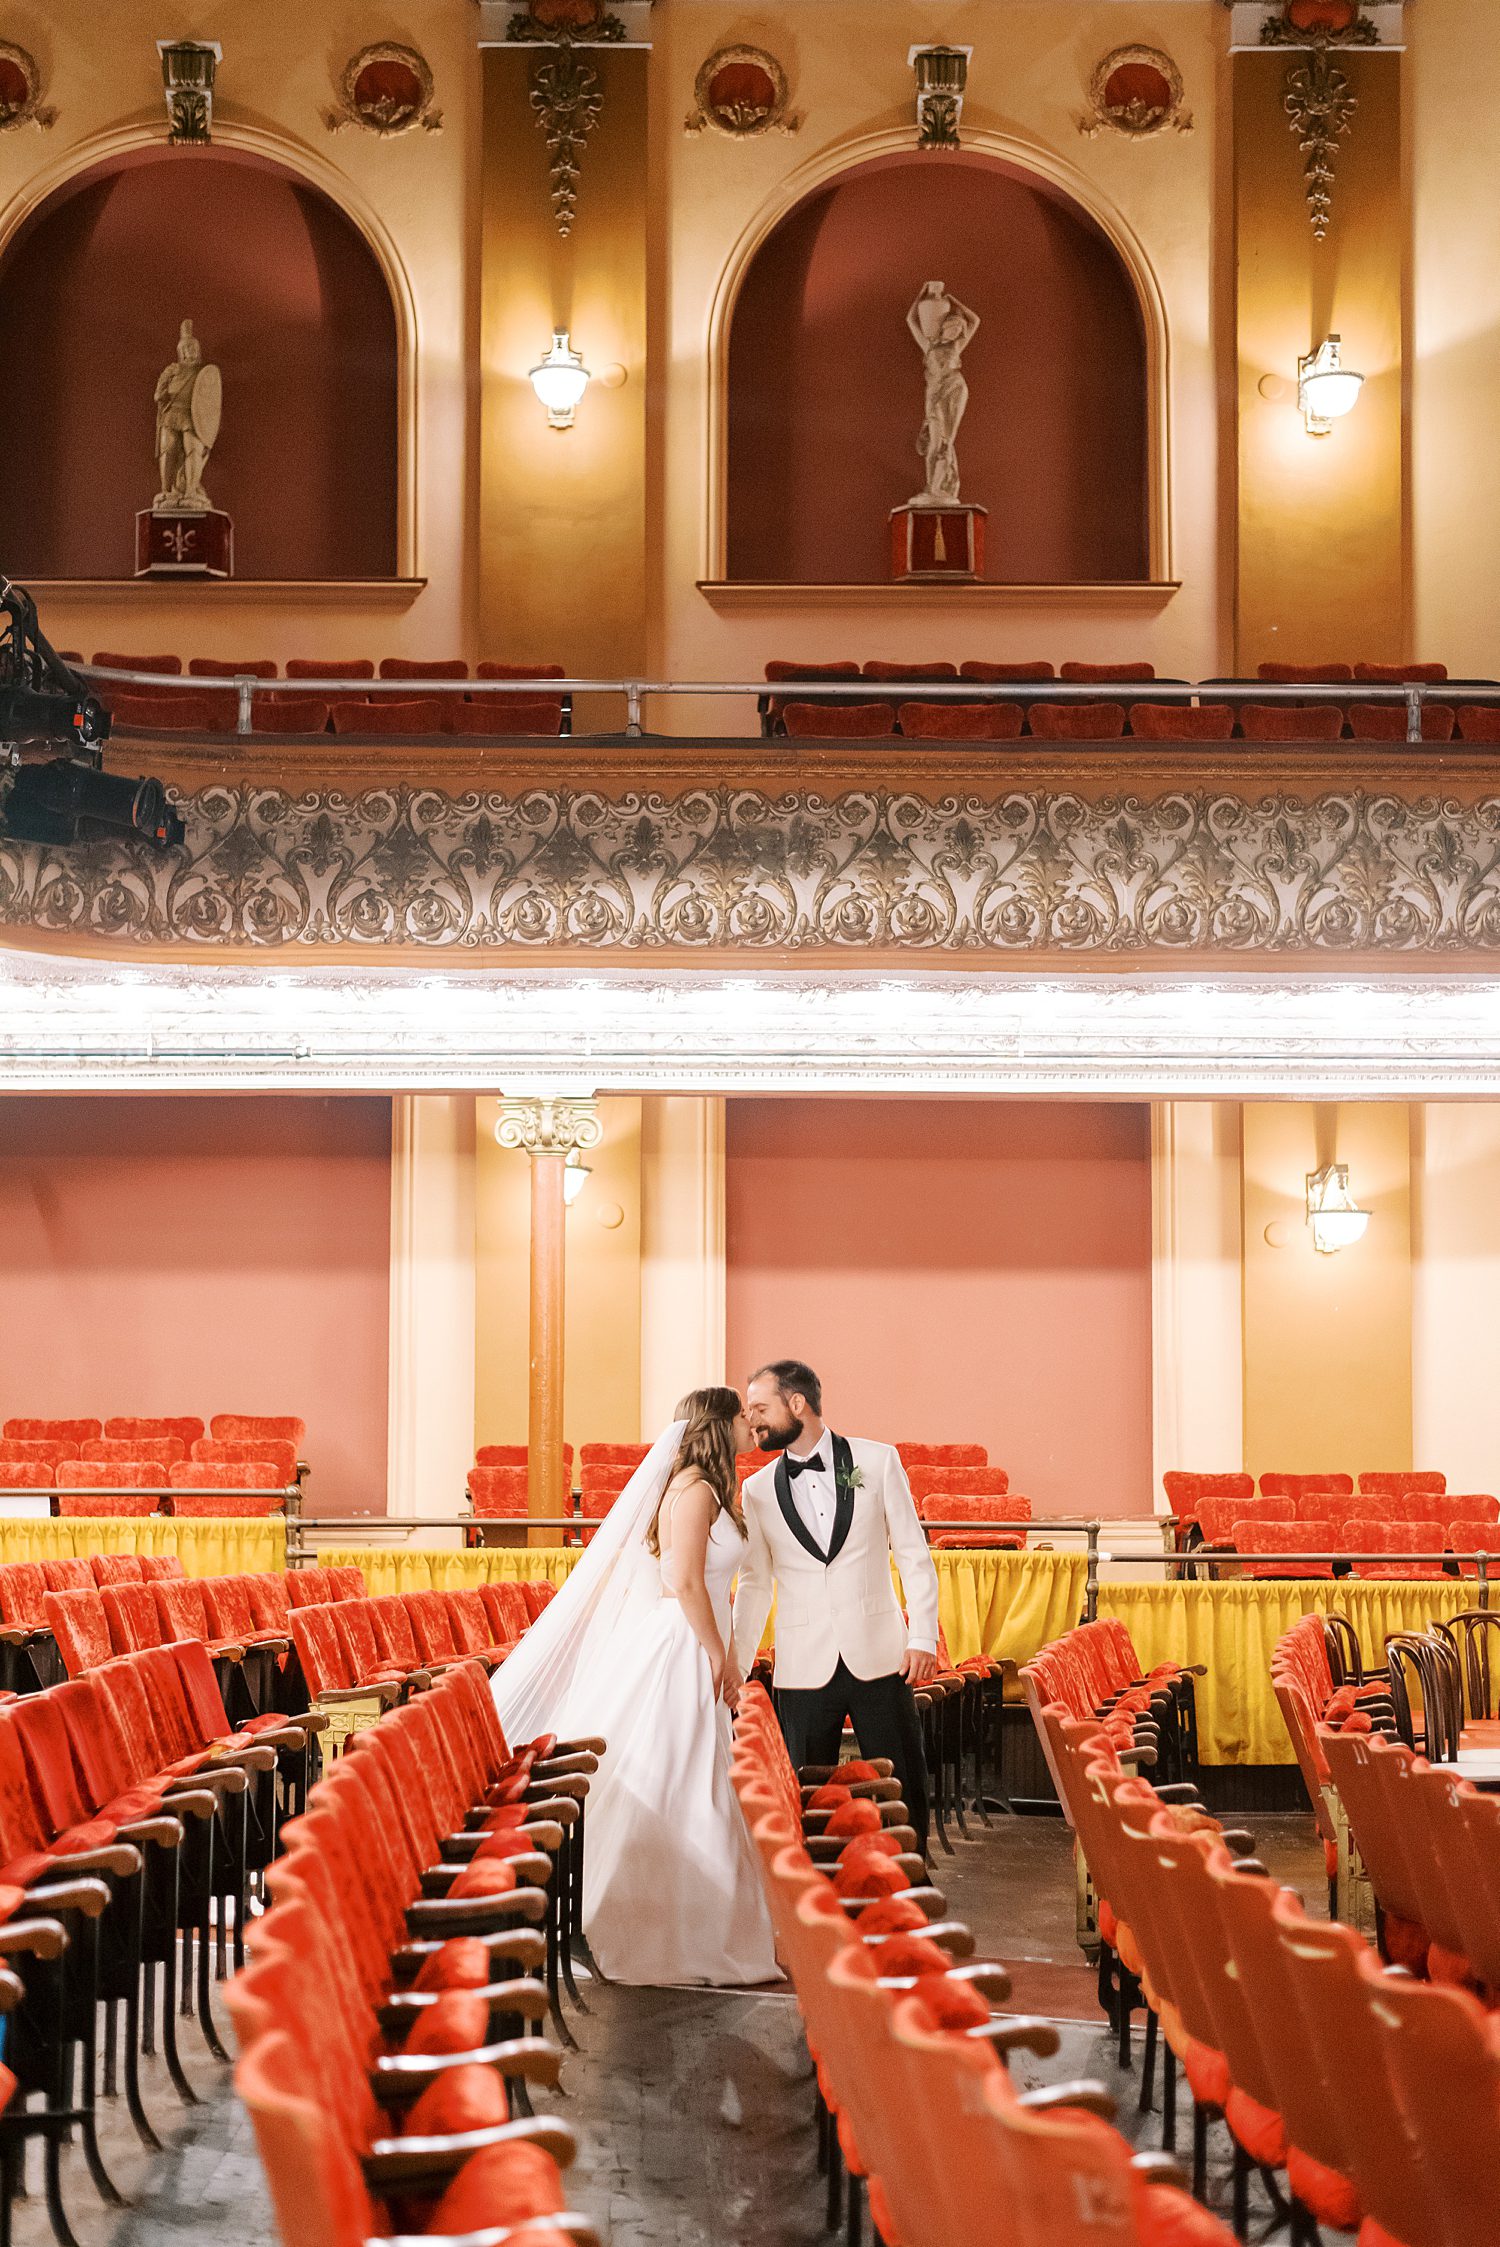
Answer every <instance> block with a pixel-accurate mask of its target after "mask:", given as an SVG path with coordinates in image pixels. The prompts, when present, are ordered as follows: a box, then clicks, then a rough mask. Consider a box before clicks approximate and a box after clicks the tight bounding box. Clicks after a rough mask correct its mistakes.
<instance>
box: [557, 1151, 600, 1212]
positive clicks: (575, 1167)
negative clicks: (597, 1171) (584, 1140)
mask: <svg viewBox="0 0 1500 2247" xmlns="http://www.w3.org/2000/svg"><path fill="white" fill-rule="evenodd" d="M592 1176H593V1172H592V1171H591V1170H590V1169H589V1166H588V1164H587V1163H586V1162H585V1161H584V1159H583V1157H582V1155H580V1154H579V1152H578V1149H577V1148H576V1147H572V1148H570V1149H569V1150H568V1154H567V1158H566V1160H565V1161H564V1163H563V1208H564V1209H571V1208H572V1206H573V1204H574V1202H576V1201H577V1199H578V1197H579V1195H580V1194H581V1193H582V1192H583V1189H584V1187H585V1186H586V1185H587V1184H588V1182H589V1180H590V1178H591V1177H592Z"/></svg>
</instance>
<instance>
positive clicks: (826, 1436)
mask: <svg viewBox="0 0 1500 2247" xmlns="http://www.w3.org/2000/svg"><path fill="white" fill-rule="evenodd" d="M786 1456H787V1464H788V1467H790V1465H791V1462H792V1461H793V1460H794V1459H811V1458H814V1457H816V1458H817V1459H818V1460H819V1461H820V1462H821V1464H820V1465H819V1467H818V1469H817V1471H816V1472H815V1473H814V1472H805V1473H803V1474H800V1475H796V1476H792V1475H789V1476H788V1482H789V1484H790V1488H791V1493H792V1504H793V1505H794V1506H795V1507H796V1509H797V1512H798V1514H799V1515H800V1516H801V1519H802V1526H803V1528H804V1529H805V1530H806V1531H807V1532H808V1534H809V1535H810V1536H811V1538H812V1540H813V1542H814V1544H815V1545H816V1546H817V1548H818V1550H819V1552H821V1553H826V1552H827V1550H828V1548H829V1546H830V1545H831V1544H832V1543H833V1516H834V1510H835V1508H836V1507H837V1505H838V1490H837V1487H836V1485H835V1483H834V1479H833V1431H832V1429H831V1428H825V1429H824V1430H823V1433H822V1435H821V1436H819V1438H818V1440H817V1442H816V1443H815V1444H805V1445H804V1446H803V1448H802V1449H801V1450H800V1451H794V1450H792V1449H791V1448H790V1447H788V1450H787V1455H786Z"/></svg>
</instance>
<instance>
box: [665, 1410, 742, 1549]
mask: <svg viewBox="0 0 1500 2247" xmlns="http://www.w3.org/2000/svg"><path fill="white" fill-rule="evenodd" d="M739 1414H740V1400H739V1395H738V1392H737V1391H735V1390H734V1389H694V1390H693V1391H692V1393H691V1394H690V1395H688V1396H685V1397H684V1398H683V1400H682V1402H681V1404H679V1405H678V1407H677V1412H676V1417H677V1418H678V1419H679V1420H685V1421H686V1422H687V1426H686V1427H685V1428H684V1429H683V1431H682V1441H681V1443H680V1444H679V1445H678V1447H677V1457H676V1460H675V1461H674V1462H673V1466H672V1480H673V1481H675V1480H676V1478H677V1476H678V1475H680V1474H681V1473H682V1472H683V1469H684V1468H686V1467H696V1468H697V1470H698V1472H699V1474H700V1475H701V1476H702V1477H703V1480H704V1481H705V1482H706V1483H707V1484H708V1487H709V1489H710V1490H711V1491H712V1492H713V1494H714V1496H715V1498H716V1499H717V1500H718V1503H719V1510H720V1512H721V1513H726V1514H728V1516H729V1518H730V1520H731V1521H732V1522H733V1523H734V1526H735V1528H736V1529H737V1530H738V1531H739V1533H740V1535H741V1536H742V1537H744V1536H745V1535H747V1534H748V1533H747V1531H746V1528H745V1516H744V1512H743V1510H742V1509H741V1506H740V1486H739V1477H738V1475H737V1474H736V1473H735V1465H734V1461H735V1449H734V1423H735V1421H736V1420H737V1419H738V1418H739ZM666 1496H667V1494H666V1491H663V1492H662V1495H661V1501H660V1503H659V1504H658V1506H657V1509H656V1512H655V1514H654V1515H653V1516H652V1520H651V1527H650V1530H649V1531H648V1532H647V1536H646V1543H647V1546H648V1547H649V1548H650V1550H651V1551H652V1552H653V1553H656V1554H657V1555H660V1553H661V1535H660V1523H661V1509H662V1506H663V1505H665V1503H666Z"/></svg>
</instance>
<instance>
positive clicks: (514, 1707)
mask: <svg viewBox="0 0 1500 2247" xmlns="http://www.w3.org/2000/svg"><path fill="white" fill-rule="evenodd" d="M677 1412H678V1417H677V1418H676V1420H674V1421H673V1423H672V1425H671V1427H670V1428H668V1429H667V1431H666V1433H665V1434H664V1435H662V1436H659V1437H658V1439H657V1441H656V1442H655V1444H653V1446H652V1448H651V1450H650V1451H649V1452H648V1454H647V1456H646V1458H645V1459H644V1460H643V1461H642V1463H641V1465H640V1466H639V1467H638V1468H637V1469H636V1472H635V1474H634V1475H633V1476H632V1477H631V1479H630V1481H629V1483H627V1485H626V1487H625V1489H624V1490H623V1491H622V1493H621V1494H620V1496H619V1497H618V1498H617V1499H616V1500H615V1503H614V1505H613V1506H612V1507H611V1508H610V1511H609V1513H608V1515H607V1516H606V1517H605V1520H604V1521H603V1523H602V1524H601V1525H600V1527H599V1529H598V1531H597V1532H596V1533H595V1536H594V1539H593V1541H592V1543H591V1544H590V1545H589V1546H588V1548H587V1549H586V1551H585V1552H584V1555H583V1558H582V1559H581V1560H580V1561H579V1563H578V1565H577V1567H576V1568H575V1569H574V1570H573V1573H572V1575H571V1576H570V1577H569V1578H568V1581H567V1582H566V1584H565V1585H564V1586H563V1588H562V1590H561V1591H560V1592H559V1593H558V1595H557V1597H556V1599H554V1600H552V1601H550V1602H549V1604H548V1605H547V1606H546V1607H545V1608H544V1609H543V1611H542V1613H541V1615H540V1616H539V1617H538V1618H537V1620H536V1622H535V1623H533V1624H532V1626H531V1629H530V1630H529V1631H528V1632H527V1633H526V1635H525V1637H524V1638H523V1639H522V1640H521V1642H520V1644H519V1645H518V1647H517V1648H516V1651H515V1652H514V1654H512V1655H511V1656H510V1658H509V1660H508V1661H506V1662H504V1663H503V1664H502V1665H501V1667H500V1668H499V1669H498V1670H497V1671H496V1672H495V1677H494V1683H493V1688H492V1690H493V1692H494V1696H495V1705H496V1707H497V1709H498V1710H499V1712H500V1721H501V1723H502V1724H503V1725H504V1727H505V1729H506V1732H507V1733H508V1734H509V1735H510V1737H511V1738H513V1739H521V1740H526V1739H532V1738H534V1737H535V1736H536V1734H537V1733H539V1732H544V1731H545V1732H557V1733H561V1734H562V1735H563V1736H564V1737H573V1738H578V1737H580V1736H587V1735H595V1734H597V1735H599V1736H600V1737H602V1738H603V1739H604V1740H605V1741H606V1742H607V1743H608V1745H607V1747H606V1750H605V1753H604V1755H603V1757H602V1758H601V1761H600V1767H599V1773H598V1776H597V1778H596V1779H595V1780H594V1781H593V1784H592V1786H591V1788H590V1790H589V1802H588V1848H587V1851H586V1854H585V1859H584V1897H583V1925H584V1933H585V1935H586V1936H587V1938H588V1944H589V1949H590V1951H591V1953H592V1955H593V1957H594V1960H595V1962H596V1964H597V1965H598V1968H599V1971H600V1972H601V1974H603V1975H605V1976H606V1977H607V1978H608V1979H610V1980H611V1981H617V1982H637V1983H649V1984H653V1985H657V1986H661V1985H666V1984H671V1983H678V1982H704V1983H710V1984H713V1985H715V1986H718V1987H729V1986H741V1985H744V1984H747V1983H755V1982H769V1981H774V1980H776V1979H777V1978H778V1976H777V1966H776V1953H775V1946H774V1943H773V1940H772V1935H771V1923H770V1919H769V1917H768V1915H767V1912H766V1907H765V1903H764V1900H763V1899H762V1896H761V1892H760V1885H759V1881H758V1879H757V1876H756V1869H755V1861H754V1853H753V1850H752V1846H751V1842H750V1837H749V1834H748V1833H747V1832H746V1829H745V1823H744V1819H743V1817H742V1816H741V1814H740V1808H739V1804H738V1802H737V1801H736V1800H735V1796H734V1791H733V1789H732V1787H731V1786H730V1783H729V1758H730V1744H731V1741H730V1721H729V1711H730V1708H731V1707H732V1706H733V1704H734V1702H735V1701H736V1700H737V1699H738V1695H739V1686H740V1678H739V1673H738V1671H737V1670H736V1668H735V1663H734V1655H733V1652H732V1641H731V1636H730V1625H729V1593H730V1588H731V1586H732V1584H733V1582H734V1579H735V1577H736V1575H737V1574H738V1573H739V1568H740V1563H741V1560H742V1557H743V1554H744V1550H745V1524H744V1517H743V1515H742V1513H741V1511H740V1503H739V1492H738V1486H737V1483H736V1478H735V1455H736V1453H737V1452H739V1451H748V1450H750V1449H751V1448H752V1444H753V1438H752V1436H751V1433H750V1429H749V1426H748V1424H747V1423H746V1421H745V1419H744V1418H743V1416H742V1414H741V1411H740V1400H739V1398H738V1396H737V1395H736V1394H735V1392H734V1390H733V1389H695V1390H694V1391H693V1393H692V1395H691V1396H688V1397H684V1398H683V1400H682V1403H681V1404H680V1405H679V1406H678V1408H677Z"/></svg>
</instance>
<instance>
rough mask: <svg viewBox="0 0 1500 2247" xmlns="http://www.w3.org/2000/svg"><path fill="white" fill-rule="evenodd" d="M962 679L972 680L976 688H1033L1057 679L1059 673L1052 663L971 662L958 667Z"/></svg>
mask: <svg viewBox="0 0 1500 2247" xmlns="http://www.w3.org/2000/svg"><path fill="white" fill-rule="evenodd" d="M958 675H959V677H960V678H961V679H972V680H973V681H974V683H975V685H976V686H986V687H1003V686H1031V685H1034V684H1036V683H1037V682H1039V681H1041V680H1043V679H1055V678H1056V677H1057V672H1056V670H1055V669H1054V667H1053V666H1052V665H1051V664H1050V663H987V662H979V661H973V660H971V661H970V662H968V663H961V664H960V665H959V667H958Z"/></svg>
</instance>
